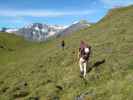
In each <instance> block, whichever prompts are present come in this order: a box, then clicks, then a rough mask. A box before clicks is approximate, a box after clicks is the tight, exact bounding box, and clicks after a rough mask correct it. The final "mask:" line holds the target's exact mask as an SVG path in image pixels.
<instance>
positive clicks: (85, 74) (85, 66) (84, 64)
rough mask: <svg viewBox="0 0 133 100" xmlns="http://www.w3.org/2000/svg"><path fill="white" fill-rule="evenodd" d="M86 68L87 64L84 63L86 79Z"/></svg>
mask: <svg viewBox="0 0 133 100" xmlns="http://www.w3.org/2000/svg"><path fill="white" fill-rule="evenodd" d="M86 67H87V62H84V77H85V76H86Z"/></svg>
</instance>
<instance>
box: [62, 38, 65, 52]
mask: <svg viewBox="0 0 133 100" xmlns="http://www.w3.org/2000/svg"><path fill="white" fill-rule="evenodd" d="M61 48H62V49H63V50H64V48H65V41H64V40H62V41H61Z"/></svg>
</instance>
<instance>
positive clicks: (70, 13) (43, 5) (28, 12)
mask: <svg viewBox="0 0 133 100" xmlns="http://www.w3.org/2000/svg"><path fill="white" fill-rule="evenodd" d="M131 4H133V0H0V28H2V27H8V28H19V27H23V26H25V25H28V24H31V23H44V24H50V25H55V24H58V25H63V26H65V25H70V24H72V23H73V22H75V21H79V20H87V21H88V22H90V23H92V22H93V23H94V22H98V21H99V20H100V19H101V18H103V16H105V15H106V14H107V12H108V10H109V9H111V8H114V7H119V6H127V5H131Z"/></svg>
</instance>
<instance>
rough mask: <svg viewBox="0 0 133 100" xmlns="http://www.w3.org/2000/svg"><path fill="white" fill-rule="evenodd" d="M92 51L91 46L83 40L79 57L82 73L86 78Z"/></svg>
mask: <svg viewBox="0 0 133 100" xmlns="http://www.w3.org/2000/svg"><path fill="white" fill-rule="evenodd" d="M90 53H91V47H90V46H89V45H87V44H86V43H85V42H84V41H81V42H80V47H79V51H78V59H79V66H80V73H81V75H82V76H83V77H84V78H85V76H86V67H87V64H88V61H89V57H90Z"/></svg>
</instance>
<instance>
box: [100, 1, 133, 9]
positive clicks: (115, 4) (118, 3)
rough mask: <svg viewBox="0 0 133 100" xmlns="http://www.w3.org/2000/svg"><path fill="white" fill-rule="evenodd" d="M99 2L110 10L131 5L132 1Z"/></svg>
mask: <svg viewBox="0 0 133 100" xmlns="http://www.w3.org/2000/svg"><path fill="white" fill-rule="evenodd" d="M101 2H102V3H104V5H105V6H107V7H110V8H113V7H119V6H127V5H131V4H133V0H101Z"/></svg>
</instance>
